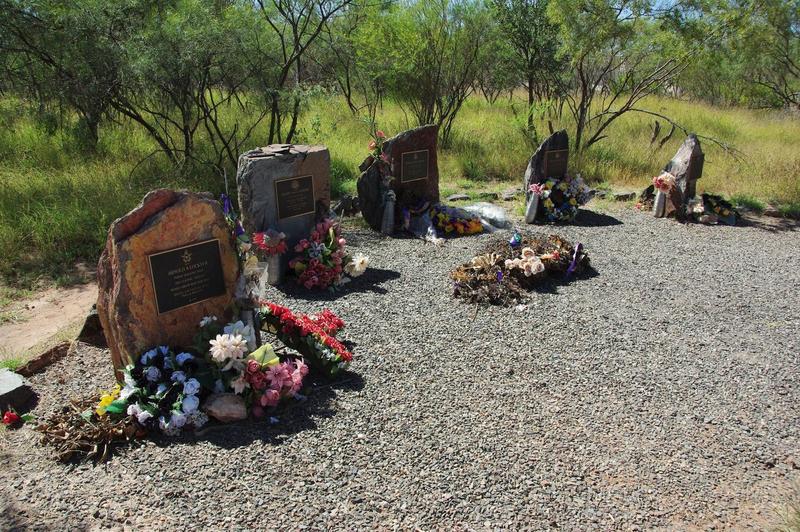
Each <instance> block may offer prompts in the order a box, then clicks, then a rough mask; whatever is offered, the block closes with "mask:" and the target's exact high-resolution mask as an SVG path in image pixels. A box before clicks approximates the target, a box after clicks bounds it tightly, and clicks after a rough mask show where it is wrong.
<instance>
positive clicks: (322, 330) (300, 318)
mask: <svg viewBox="0 0 800 532" xmlns="http://www.w3.org/2000/svg"><path fill="white" fill-rule="evenodd" d="M258 315H259V319H260V321H261V324H262V329H263V330H265V331H267V332H269V333H272V334H274V335H275V336H277V337H278V339H279V340H280V341H281V342H282V343H283V344H284V345H285V346H286V347H288V348H290V349H293V350H295V351H297V352H298V353H300V355H301V356H302V357H303V359H304V360H305V361H306V362H307V363H308V365H309V366H310V367H311V368H313V369H314V370H315V371H317V372H318V373H321V374H323V375H328V376H333V375H335V374H337V373H338V372H339V371H341V370H343V369H346V368H347V367H348V366H349V365H350V362H351V361H352V360H353V354H352V353H351V352H350V351H349V350H348V349H347V348H346V347H345V346H344V344H342V342H340V341H339V340H338V339H337V338H336V334H337V333H338V332H339V331H341V330H342V328H344V322H343V321H342V320H341V319H340V318H339V317H338V316H337V315H336V314H334V313H333V312H331V311H330V310H327V309H326V310H323V311H322V312H321V313H319V314H317V315H314V316H309V315H306V314H299V315H296V314H294V313H293V312H292V311H291V310H289V309H288V308H286V307H283V306H280V305H276V304H274V303H270V302H266V301H265V302H263V306H262V307H261V309H260V310H259V313H258Z"/></svg>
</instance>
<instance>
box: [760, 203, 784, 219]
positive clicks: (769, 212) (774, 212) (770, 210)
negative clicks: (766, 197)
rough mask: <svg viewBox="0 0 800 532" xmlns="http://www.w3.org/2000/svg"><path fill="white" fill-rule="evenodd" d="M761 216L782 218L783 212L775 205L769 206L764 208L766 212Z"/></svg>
mask: <svg viewBox="0 0 800 532" xmlns="http://www.w3.org/2000/svg"><path fill="white" fill-rule="evenodd" d="M761 214H763V215H764V216H770V217H772V218H781V211H779V210H778V209H777V208H775V207H774V206H773V205H767V206H766V207H764V211H763V212H762V213H761Z"/></svg>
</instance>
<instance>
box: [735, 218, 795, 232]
mask: <svg viewBox="0 0 800 532" xmlns="http://www.w3.org/2000/svg"><path fill="white" fill-rule="evenodd" d="M736 227H755V228H756V229H761V230H763V231H769V232H770V233H782V232H787V231H797V230H798V229H800V221H797V220H792V219H791V218H772V217H769V216H754V215H750V214H745V215H743V216H742V217H741V218H739V223H738V224H737V225H736Z"/></svg>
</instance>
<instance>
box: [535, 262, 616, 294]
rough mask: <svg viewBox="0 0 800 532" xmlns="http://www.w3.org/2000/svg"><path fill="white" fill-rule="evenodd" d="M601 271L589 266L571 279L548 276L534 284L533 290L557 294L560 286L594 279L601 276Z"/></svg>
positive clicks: (540, 292)
mask: <svg viewBox="0 0 800 532" xmlns="http://www.w3.org/2000/svg"><path fill="white" fill-rule="evenodd" d="M599 276H600V272H598V271H597V270H595V269H594V267H592V266H591V265H590V266H587V267H586V268H584V270H583V271H582V272H581V273H579V274H576V275H573V276H571V277H570V278H569V279H565V278H563V277H560V278H559V277H550V276H547V277H545V278H544V279H542V281H541V282H540V283H538V284H536V285H534V287H533V289H532V291H533V292H537V293H539V294H557V293H558V287H560V286H565V285H568V284H572V283H574V282H575V281H585V280H587V279H592V278H594V277H599Z"/></svg>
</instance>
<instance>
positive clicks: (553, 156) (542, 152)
mask: <svg viewBox="0 0 800 532" xmlns="http://www.w3.org/2000/svg"><path fill="white" fill-rule="evenodd" d="M568 160H569V135H567V131H566V130H565V129H562V130H561V131H556V132H555V133H553V134H552V135H550V136H549V137H547V138H546V139H545V140H544V142H542V143H541V144H540V145H539V147H538V148H537V149H536V151H535V152H534V154H533V156H532V157H531V158H530V160H529V161H528V167H527V168H526V169H525V178H524V182H523V185H524V188H525V197H526V199H530V191H529V190H528V189H529V188H530V186H531V185H533V184H538V183H541V182H542V181H544V180H546V179H547V178H549V177H554V178H557V179H561V178H563V177H564V176H565V175H566V173H567V161H568Z"/></svg>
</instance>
